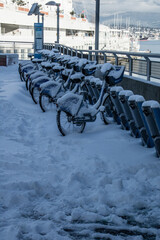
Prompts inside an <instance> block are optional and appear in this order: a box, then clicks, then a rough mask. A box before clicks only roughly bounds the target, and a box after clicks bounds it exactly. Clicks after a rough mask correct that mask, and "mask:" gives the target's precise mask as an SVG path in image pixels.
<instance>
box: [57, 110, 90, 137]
mask: <svg viewBox="0 0 160 240" xmlns="http://www.w3.org/2000/svg"><path fill="white" fill-rule="evenodd" d="M57 126H58V129H59V131H60V133H61V134H62V135H63V136H66V135H68V134H70V133H74V132H77V133H82V132H83V130H84V128H85V126H86V123H85V122H82V123H73V121H72V115H71V114H69V113H66V112H63V111H60V110H59V111H57Z"/></svg>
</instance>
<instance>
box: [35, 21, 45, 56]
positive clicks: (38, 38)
mask: <svg viewBox="0 0 160 240" xmlns="http://www.w3.org/2000/svg"><path fill="white" fill-rule="evenodd" d="M34 43H35V44H34V52H35V53H37V51H38V50H41V49H43V23H34Z"/></svg>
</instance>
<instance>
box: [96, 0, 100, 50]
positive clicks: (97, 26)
mask: <svg viewBox="0 0 160 240" xmlns="http://www.w3.org/2000/svg"><path fill="white" fill-rule="evenodd" d="M95 1H96V24H95V50H98V49H99V12H100V0H95Z"/></svg>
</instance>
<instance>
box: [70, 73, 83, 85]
mask: <svg viewBox="0 0 160 240" xmlns="http://www.w3.org/2000/svg"><path fill="white" fill-rule="evenodd" d="M83 79H84V75H83V74H82V73H75V74H73V75H71V77H70V80H71V81H72V82H73V83H80V82H81V81H82V80H83Z"/></svg>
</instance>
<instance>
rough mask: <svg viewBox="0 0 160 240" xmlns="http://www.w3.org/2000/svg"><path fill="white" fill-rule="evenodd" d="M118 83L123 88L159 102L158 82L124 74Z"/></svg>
mask: <svg viewBox="0 0 160 240" xmlns="http://www.w3.org/2000/svg"><path fill="white" fill-rule="evenodd" d="M119 85H120V86H122V87H123V88H124V89H125V90H132V91H133V93H134V94H139V95H142V96H143V97H144V98H145V100H156V101H158V102H160V83H155V82H148V81H146V80H143V79H138V78H135V77H129V76H127V75H125V76H124V78H123V80H122V82H121V83H120V84H119Z"/></svg>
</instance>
